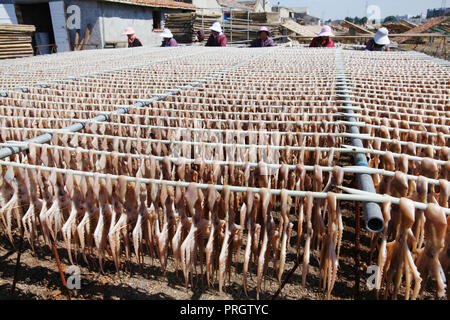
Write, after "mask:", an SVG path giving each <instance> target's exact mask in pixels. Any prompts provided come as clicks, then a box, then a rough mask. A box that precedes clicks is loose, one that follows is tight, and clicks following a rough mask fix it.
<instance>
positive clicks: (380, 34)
mask: <svg viewBox="0 0 450 320" xmlns="http://www.w3.org/2000/svg"><path fill="white" fill-rule="evenodd" d="M388 34H389V30H388V29H386V28H380V29H378V31H377V33H376V34H375V36H374V37H373V40H374V41H375V43H376V44H379V45H382V46H385V45H388V44H389V43H391V41H390V40H389V37H388Z"/></svg>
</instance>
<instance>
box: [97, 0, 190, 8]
mask: <svg viewBox="0 0 450 320" xmlns="http://www.w3.org/2000/svg"><path fill="white" fill-rule="evenodd" d="M102 1H105V2H115V3H125V4H131V5H139V6H145V7H157V8H172V9H186V10H195V8H196V7H195V6H194V5H193V4H191V3H186V2H179V1H173V0H102Z"/></svg>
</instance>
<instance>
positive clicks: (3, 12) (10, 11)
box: [0, 0, 17, 24]
mask: <svg viewBox="0 0 450 320" xmlns="http://www.w3.org/2000/svg"><path fill="white" fill-rule="evenodd" d="M0 24H17V17H16V11H15V9H14V3H13V1H12V0H3V1H2V2H1V3H0Z"/></svg>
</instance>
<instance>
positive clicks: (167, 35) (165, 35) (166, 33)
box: [160, 29, 173, 38]
mask: <svg viewBox="0 0 450 320" xmlns="http://www.w3.org/2000/svg"><path fill="white" fill-rule="evenodd" d="M160 36H161V37H163V38H173V34H172V32H170V30H169V29H164V30H163V32H161V34H160Z"/></svg>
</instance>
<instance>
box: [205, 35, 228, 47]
mask: <svg viewBox="0 0 450 320" xmlns="http://www.w3.org/2000/svg"><path fill="white" fill-rule="evenodd" d="M226 45H227V36H226V35H225V34H224V33H222V34H221V35H220V36H218V37H217V38H214V36H213V35H212V34H211V35H210V36H209V38H208V42H206V45H205V46H206V47H226Z"/></svg>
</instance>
